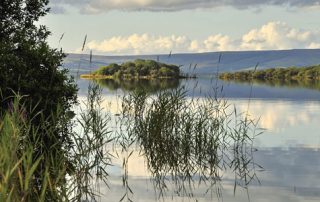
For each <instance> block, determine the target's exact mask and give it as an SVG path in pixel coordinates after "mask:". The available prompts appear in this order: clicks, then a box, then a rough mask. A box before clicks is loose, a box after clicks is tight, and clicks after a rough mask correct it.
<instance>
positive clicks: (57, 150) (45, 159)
mask: <svg viewBox="0 0 320 202" xmlns="http://www.w3.org/2000/svg"><path fill="white" fill-rule="evenodd" d="M102 101H103V98H102V89H101V88H100V87H99V86H98V85H97V84H94V83H91V84H90V85H89V88H88V96H87V100H86V101H85V102H84V106H85V107H84V108H81V110H80V113H79V115H78V116H77V118H76V119H74V124H71V125H70V126H72V127H75V126H76V125H77V130H70V131H67V133H66V131H64V133H62V134H67V135H68V137H63V136H60V138H66V139H67V140H68V141H69V142H68V143H66V144H63V143H64V142H66V141H64V140H61V139H52V138H56V137H57V136H56V132H57V131H55V128H53V127H50V122H48V121H47V120H51V121H57V122H58V123H59V124H70V119H66V120H64V119H62V118H61V117H59V112H55V113H52V116H54V117H53V118H52V117H50V119H48V118H46V117H43V118H42V119H41V120H42V121H40V124H39V125H38V126H35V125H33V124H31V120H32V119H33V118H34V117H29V116H28V114H26V113H25V110H24V108H25V106H24V105H23V97H21V96H19V95H17V97H16V100H15V102H13V103H12V106H11V107H10V108H9V110H8V111H7V112H6V113H5V114H3V115H2V116H1V118H0V154H1V155H0V201H96V200H98V199H99V195H100V194H102V193H100V191H99V184H100V182H104V184H105V185H108V172H107V169H108V166H110V165H111V164H112V158H116V157H115V156H112V155H111V154H110V153H109V151H108V148H107V146H108V145H112V144H115V145H120V147H121V149H122V151H121V152H122V153H123V154H125V155H124V156H125V157H124V159H123V169H124V172H123V179H122V181H123V186H124V188H125V193H124V194H123V196H122V198H120V199H119V200H121V201H131V200H132V195H133V194H134V193H133V191H132V188H131V185H130V179H129V176H130V173H129V168H128V165H129V161H130V160H131V159H130V157H131V156H132V154H133V152H134V151H135V149H136V148H138V150H139V152H140V154H142V155H143V156H144V157H145V159H146V163H147V168H148V170H149V171H150V173H151V174H152V176H153V180H152V181H153V182H154V188H155V190H156V192H157V193H158V196H159V197H161V196H165V194H166V193H167V191H168V190H169V184H173V186H174V192H175V193H177V194H178V195H183V196H188V197H194V194H193V191H194V189H195V187H196V186H197V185H198V186H200V184H204V185H205V186H206V187H207V189H208V190H207V192H215V193H216V195H217V197H218V198H220V197H222V195H223V193H222V190H223V189H222V187H221V181H222V177H223V176H222V175H223V173H224V172H225V171H230V172H232V173H233V174H234V182H235V185H234V188H235V189H234V191H236V189H237V187H238V186H240V187H243V188H245V189H248V186H249V184H250V183H251V182H252V181H253V180H258V178H257V174H256V171H257V170H258V169H260V167H259V165H257V164H256V163H255V162H254V159H253V153H254V152H255V150H254V148H253V141H254V137H255V135H257V133H256V131H255V130H256V127H257V125H256V122H254V121H253V120H250V119H249V117H248V116H247V115H245V114H238V113H237V111H236V110H233V109H232V107H231V106H229V104H228V102H227V101H226V100H224V99H220V98H218V97H217V96H216V92H214V93H213V94H212V95H208V96H206V97H204V98H202V99H200V98H190V97H188V96H187V92H186V90H185V89H184V88H179V89H176V90H163V91H160V92H159V93H157V94H156V95H154V94H148V93H146V92H145V91H139V90H138V91H133V92H131V93H129V94H126V95H125V96H124V97H123V99H122V111H121V113H120V116H117V117H114V118H115V119H117V120H116V121H117V125H116V126H117V127H116V128H115V129H113V130H111V125H110V123H111V116H110V115H108V114H107V113H105V112H103V111H104V110H103V106H102ZM69 115H70V117H69V118H71V117H73V114H69ZM36 116H42V114H41V113H38V114H37V115H36ZM52 125H56V124H52ZM44 131H45V132H44ZM114 134H115V136H113V135H114ZM43 135H45V137H46V138H43ZM113 137H115V138H113ZM46 139H50V141H51V142H55V144H54V145H51V146H50V147H48V146H47V144H46V142H45V141H46ZM134 146H136V147H134ZM36 151H37V152H36ZM39 151H40V152H39Z"/></svg>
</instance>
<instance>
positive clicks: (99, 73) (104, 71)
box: [81, 59, 186, 79]
mask: <svg viewBox="0 0 320 202" xmlns="http://www.w3.org/2000/svg"><path fill="white" fill-rule="evenodd" d="M81 78H89V79H91V78H94V79H106V78H109V79H112V78H114V79H115V78H116V79H159V78H166V79H168V78H170V79H177V78H186V76H183V75H181V74H180V69H179V67H178V66H176V65H172V64H165V63H161V62H157V61H154V60H143V59H137V60H135V61H133V62H131V61H130V62H125V63H123V64H121V65H119V64H116V63H112V64H109V65H108V66H102V67H100V68H99V69H97V70H96V71H94V72H93V73H92V74H84V75H81Z"/></svg>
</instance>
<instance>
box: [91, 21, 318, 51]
mask: <svg viewBox="0 0 320 202" xmlns="http://www.w3.org/2000/svg"><path fill="white" fill-rule="evenodd" d="M300 48H320V32H319V31H310V30H301V29H296V28H292V27H290V26H289V25H288V24H286V23H283V22H269V23H267V24H265V25H263V26H261V27H260V28H257V29H252V30H250V31H248V32H247V33H244V34H243V35H242V36H241V37H239V38H232V37H230V36H228V35H222V34H216V35H211V36H208V37H207V38H205V39H204V40H199V39H190V38H189V37H187V36H176V35H171V36H156V35H151V34H147V33H146V34H140V35H139V34H132V35H130V36H115V37H111V38H107V39H105V40H103V41H96V40H93V41H90V42H88V44H87V49H91V50H93V51H94V52H95V53H101V54H108V55H131V54H133V55H138V54H166V53H169V52H170V51H171V50H172V51H173V52H174V53H188V52H190V53H191V52H211V51H241V50H281V49H300Z"/></svg>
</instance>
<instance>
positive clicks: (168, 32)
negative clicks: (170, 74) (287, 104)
mask: <svg viewBox="0 0 320 202" xmlns="http://www.w3.org/2000/svg"><path fill="white" fill-rule="evenodd" d="M49 6H50V7H51V11H50V13H49V14H48V15H47V16H46V17H44V18H43V19H41V21H40V23H41V24H45V25H47V26H48V28H49V30H50V31H51V32H52V35H51V36H50V38H49V44H50V45H51V46H52V47H53V48H62V49H63V50H64V51H65V52H67V53H89V52H90V50H92V51H93V53H94V54H99V55H139V54H168V53H169V52H170V51H172V53H199V52H220V51H245V50H283V49H315V48H320V0H51V1H50V4H49ZM62 35H63V38H62V40H61V41H60V43H59V40H60V38H61V36H62ZM86 35H87V40H86V46H85V49H84V50H83V51H82V45H83V41H84V38H85V36H86Z"/></svg>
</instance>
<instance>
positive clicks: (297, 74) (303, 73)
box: [219, 65, 320, 81]
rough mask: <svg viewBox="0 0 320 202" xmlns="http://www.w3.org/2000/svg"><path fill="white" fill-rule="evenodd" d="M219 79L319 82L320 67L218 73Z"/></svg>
mask: <svg viewBox="0 0 320 202" xmlns="http://www.w3.org/2000/svg"><path fill="white" fill-rule="evenodd" d="M219 78H220V79H222V80H236V81H250V80H260V81H272V80H283V81H290V80H294V81H310V80H314V81H316V80H320V65H315V66H309V67H288V68H269V69H263V70H249V71H239V72H225V73H220V74H219Z"/></svg>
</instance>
